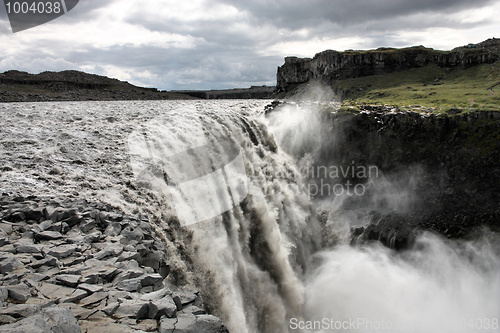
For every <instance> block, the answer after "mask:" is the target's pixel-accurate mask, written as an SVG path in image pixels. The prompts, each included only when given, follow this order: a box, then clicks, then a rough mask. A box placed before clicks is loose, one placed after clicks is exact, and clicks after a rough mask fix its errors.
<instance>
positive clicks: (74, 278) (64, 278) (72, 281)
mask: <svg viewBox="0 0 500 333" xmlns="http://www.w3.org/2000/svg"><path fill="white" fill-rule="evenodd" d="M81 280H82V276H81V275H70V274H59V275H57V276H56V283H57V284H60V285H63V286H66V287H71V288H76V287H77V286H78V284H79V283H80V282H81Z"/></svg>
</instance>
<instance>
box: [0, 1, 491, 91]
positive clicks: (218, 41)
mask: <svg viewBox="0 0 500 333" xmlns="http://www.w3.org/2000/svg"><path fill="white" fill-rule="evenodd" d="M498 17H500V1H496V0H474V1H470V0H456V1H453V0H434V1H431V0H418V1H417V0H307V1H306V0H302V1H299V0H295V1H293V0H273V1H271V0H268V1H260V0H256V1H255V0H254V1H250V0H234V1H231V0H214V1H203V0H190V1H178V0H174V1H170V0H127V1H124V0H121V1H120V0H80V2H79V4H78V5H77V6H76V7H75V8H74V9H73V10H72V11H70V12H69V13H68V14H66V15H64V16H62V17H60V18H58V19H56V20H54V21H51V22H49V23H46V24H44V25H41V26H38V27H35V28H32V29H29V30H25V31H22V32H19V33H15V34H13V33H12V31H11V29H10V25H9V22H8V19H7V14H6V11H5V7H4V6H3V5H0V50H1V51H0V72H3V71H6V70H10V69H17V70H23V71H28V72H30V73H39V72H42V71H46V70H51V71H60V70H66V69H75V70H82V71H85V72H89V73H95V74H101V75H106V76H110V77H114V78H118V79H120V80H126V81H129V82H131V83H133V84H136V85H139V86H149V87H157V88H159V89H167V90H172V89H220V88H234V87H249V86H251V85H274V84H275V80H276V68H277V66H280V65H282V64H283V58H284V57H285V56H289V55H294V56H300V57H313V56H314V54H315V53H317V52H320V51H323V50H326V49H333V50H339V51H342V50H346V49H373V48H377V47H382V46H385V47H388V46H391V47H405V46H413V45H425V46H427V47H433V48H436V49H443V50H447V49H452V48H453V47H456V46H460V45H465V44H467V43H477V42H481V41H483V40H485V39H488V38H491V37H500V36H499V35H498V34H497V32H498V31H500V23H499V22H500V21H499V20H498ZM495 34H497V35H495Z"/></svg>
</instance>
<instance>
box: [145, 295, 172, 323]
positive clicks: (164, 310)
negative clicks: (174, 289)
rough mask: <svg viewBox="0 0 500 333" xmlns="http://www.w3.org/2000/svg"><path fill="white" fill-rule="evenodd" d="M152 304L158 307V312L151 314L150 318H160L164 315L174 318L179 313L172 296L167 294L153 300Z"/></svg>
mask: <svg viewBox="0 0 500 333" xmlns="http://www.w3.org/2000/svg"><path fill="white" fill-rule="evenodd" d="M151 304H153V305H154V306H155V307H156V313H155V314H154V315H151V316H150V318H153V319H159V318H161V317H162V316H167V317H168V318H173V317H175V315H176V313H177V309H178V308H177V305H176V304H175V302H174V301H173V299H172V298H171V297H170V296H165V297H163V298H162V299H160V300H155V301H152V302H151Z"/></svg>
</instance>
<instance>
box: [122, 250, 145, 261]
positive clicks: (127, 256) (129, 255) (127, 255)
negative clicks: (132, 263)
mask: <svg viewBox="0 0 500 333" xmlns="http://www.w3.org/2000/svg"><path fill="white" fill-rule="evenodd" d="M139 258H140V254H139V253H137V252H136V251H131V252H125V251H124V252H122V254H120V256H118V262H121V261H129V260H138V259H139Z"/></svg>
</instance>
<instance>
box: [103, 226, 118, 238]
mask: <svg viewBox="0 0 500 333" xmlns="http://www.w3.org/2000/svg"><path fill="white" fill-rule="evenodd" d="M121 232H122V225H121V224H120V223H118V222H113V223H110V224H109V225H108V227H107V228H106V230H104V234H105V235H106V236H111V237H114V236H118V235H119V234H120V233H121Z"/></svg>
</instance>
